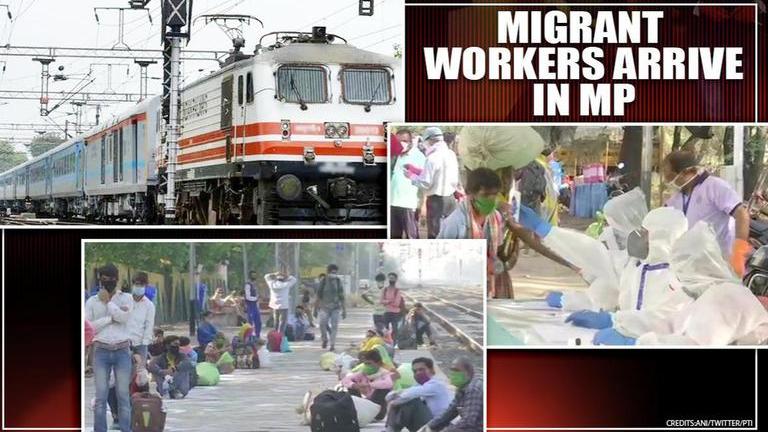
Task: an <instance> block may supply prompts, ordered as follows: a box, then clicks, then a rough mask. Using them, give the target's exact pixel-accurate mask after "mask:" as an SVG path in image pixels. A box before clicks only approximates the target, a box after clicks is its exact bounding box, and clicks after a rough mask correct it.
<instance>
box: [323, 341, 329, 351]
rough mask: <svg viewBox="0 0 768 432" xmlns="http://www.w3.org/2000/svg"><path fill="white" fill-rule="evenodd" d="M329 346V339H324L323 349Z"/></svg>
mask: <svg viewBox="0 0 768 432" xmlns="http://www.w3.org/2000/svg"><path fill="white" fill-rule="evenodd" d="M327 347H328V341H323V349H326V348H327Z"/></svg>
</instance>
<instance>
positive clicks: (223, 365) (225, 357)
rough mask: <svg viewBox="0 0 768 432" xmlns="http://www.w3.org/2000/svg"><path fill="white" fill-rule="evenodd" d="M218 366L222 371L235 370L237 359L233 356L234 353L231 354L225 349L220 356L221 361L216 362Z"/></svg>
mask: <svg viewBox="0 0 768 432" xmlns="http://www.w3.org/2000/svg"><path fill="white" fill-rule="evenodd" d="M216 367H218V368H219V372H220V373H223V374H229V373H232V372H233V371H234V370H235V359H234V358H232V354H230V353H229V351H225V352H224V354H222V355H221V357H219V361H218V362H216Z"/></svg>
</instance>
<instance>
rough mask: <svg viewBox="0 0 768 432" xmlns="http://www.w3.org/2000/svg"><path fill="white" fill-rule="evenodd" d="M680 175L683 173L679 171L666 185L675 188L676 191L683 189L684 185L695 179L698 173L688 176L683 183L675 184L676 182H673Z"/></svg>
mask: <svg viewBox="0 0 768 432" xmlns="http://www.w3.org/2000/svg"><path fill="white" fill-rule="evenodd" d="M681 175H683V173H680V174H678V175H676V176H675V178H673V179H672V181H671V182H669V183H667V186H669V187H670V188H672V189H674V190H676V191H681V190H683V189H684V188H685V187H686V186H688V185H689V184H690V183H691V182H692V181H693V180H694V179H696V177H698V175H695V176H693V177H691V178H689V179H688V181H687V182H685V183H683V184H681V185H679V184H677V183H675V182H676V181H677V179H678V178H679V177H680V176H681Z"/></svg>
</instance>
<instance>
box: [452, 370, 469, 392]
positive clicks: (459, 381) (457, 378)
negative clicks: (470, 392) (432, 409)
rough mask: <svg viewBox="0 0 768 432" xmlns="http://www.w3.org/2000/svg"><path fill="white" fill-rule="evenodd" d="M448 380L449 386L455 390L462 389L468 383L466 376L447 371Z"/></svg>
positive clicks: (461, 373)
mask: <svg viewBox="0 0 768 432" xmlns="http://www.w3.org/2000/svg"><path fill="white" fill-rule="evenodd" d="M448 378H449V379H450V380H451V384H453V385H454V386H455V387H456V388H462V387H464V386H465V385H467V383H468V382H469V378H467V374H465V373H464V372H459V371H449V372H448Z"/></svg>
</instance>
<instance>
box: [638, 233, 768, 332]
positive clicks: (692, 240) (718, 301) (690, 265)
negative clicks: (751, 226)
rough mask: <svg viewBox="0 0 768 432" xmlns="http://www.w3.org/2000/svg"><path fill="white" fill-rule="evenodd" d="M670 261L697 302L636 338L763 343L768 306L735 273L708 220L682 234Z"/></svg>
mask: <svg viewBox="0 0 768 432" xmlns="http://www.w3.org/2000/svg"><path fill="white" fill-rule="evenodd" d="M669 265H670V269H671V270H672V272H673V273H674V274H675V277H676V278H677V280H678V281H679V284H680V286H681V287H682V288H681V289H682V290H683V291H684V292H685V293H686V294H687V295H688V296H690V297H691V298H692V299H694V301H693V302H691V303H689V304H688V305H686V306H685V307H684V308H683V309H682V310H680V311H679V312H676V313H674V314H672V315H671V316H670V317H669V318H668V319H667V320H666V322H665V324H666V325H665V326H657V327H656V328H655V329H654V330H653V331H649V332H646V333H644V334H642V335H640V336H639V337H638V338H637V344H638V345H651V344H653V345H655V344H668V345H727V344H748V345H754V344H764V343H766V342H767V341H768V311H766V310H765V308H764V307H763V305H762V304H761V303H760V301H759V300H758V299H757V297H755V295H754V294H753V293H752V292H751V291H750V290H749V289H748V288H747V287H745V286H744V285H742V283H741V281H740V280H739V279H738V278H737V277H736V275H735V274H734V273H733V271H732V269H731V267H730V264H729V263H728V262H726V260H725V258H724V257H723V255H722V253H721V249H720V247H719V244H718V241H717V236H716V234H715V231H714V230H713V229H712V227H711V226H709V225H708V224H706V223H704V222H699V223H697V224H696V225H694V227H693V228H691V229H690V230H689V231H688V232H687V233H685V234H683V236H682V237H680V239H678V240H677V241H676V242H675V244H674V246H673V248H672V253H671V255H670V259H669Z"/></svg>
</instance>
